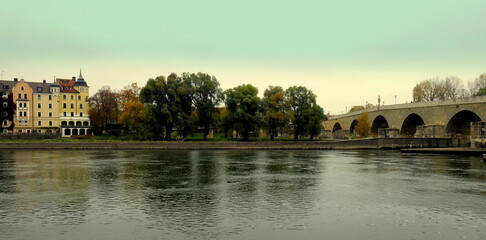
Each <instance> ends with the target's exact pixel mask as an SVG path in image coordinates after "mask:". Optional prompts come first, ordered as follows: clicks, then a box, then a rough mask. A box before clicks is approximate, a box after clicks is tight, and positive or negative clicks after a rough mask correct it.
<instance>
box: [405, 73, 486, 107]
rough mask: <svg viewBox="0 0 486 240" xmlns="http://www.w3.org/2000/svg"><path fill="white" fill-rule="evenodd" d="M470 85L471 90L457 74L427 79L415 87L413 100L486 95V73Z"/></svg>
mask: <svg viewBox="0 0 486 240" xmlns="http://www.w3.org/2000/svg"><path fill="white" fill-rule="evenodd" d="M468 85H469V91H468V90H466V89H465V88H464V86H463V84H462V81H461V80H460V79H459V78H458V77H455V76H451V77H446V78H444V79H439V78H437V77H436V78H431V79H426V80H423V81H421V82H420V83H418V84H417V85H416V86H415V87H414V88H413V100H414V101H415V102H422V101H434V100H446V99H456V98H463V97H468V96H481V95H486V73H485V74H482V75H481V76H479V77H478V78H476V79H475V80H474V81H471V82H469V83H468Z"/></svg>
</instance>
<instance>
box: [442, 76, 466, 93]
mask: <svg viewBox="0 0 486 240" xmlns="http://www.w3.org/2000/svg"><path fill="white" fill-rule="evenodd" d="M442 85H443V89H444V90H443V91H444V96H443V98H444V99H457V98H463V97H466V91H465V90H464V87H463V85H462V82H461V79H459V78H458V77H456V76H450V77H446V78H445V79H444V80H443V81H442Z"/></svg>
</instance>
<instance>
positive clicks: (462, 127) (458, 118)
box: [446, 110, 482, 138]
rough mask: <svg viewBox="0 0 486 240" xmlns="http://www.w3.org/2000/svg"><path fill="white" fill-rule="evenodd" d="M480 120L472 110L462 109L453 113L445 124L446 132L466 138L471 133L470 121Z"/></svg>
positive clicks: (452, 135)
mask: <svg viewBox="0 0 486 240" xmlns="http://www.w3.org/2000/svg"><path fill="white" fill-rule="evenodd" d="M479 121H482V120H481V118H480V117H479V116H478V115H477V114H476V113H474V112H472V111H469V110H462V111H459V112H457V113H456V114H454V116H452V118H451V119H450V120H449V122H448V123H447V126H446V132H447V134H449V135H450V136H451V137H463V138H466V137H468V136H469V135H470V133H471V127H470V125H471V122H479Z"/></svg>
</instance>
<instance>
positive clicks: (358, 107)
mask: <svg viewBox="0 0 486 240" xmlns="http://www.w3.org/2000/svg"><path fill="white" fill-rule="evenodd" d="M364 109H365V107H363V106H353V107H351V109H349V112H357V111H361V110H364Z"/></svg>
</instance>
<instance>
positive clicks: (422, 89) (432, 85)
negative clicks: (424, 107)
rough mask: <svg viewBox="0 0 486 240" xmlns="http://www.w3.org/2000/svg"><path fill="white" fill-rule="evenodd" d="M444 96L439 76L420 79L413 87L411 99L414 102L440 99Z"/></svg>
mask: <svg viewBox="0 0 486 240" xmlns="http://www.w3.org/2000/svg"><path fill="white" fill-rule="evenodd" d="M444 98H445V91H444V86H443V84H441V82H440V80H439V78H433V79H427V80H424V81H421V82H420V83H418V84H417V85H416V86H415V87H414V88H413V99H414V101H415V102H422V101H434V100H442V99H444Z"/></svg>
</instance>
